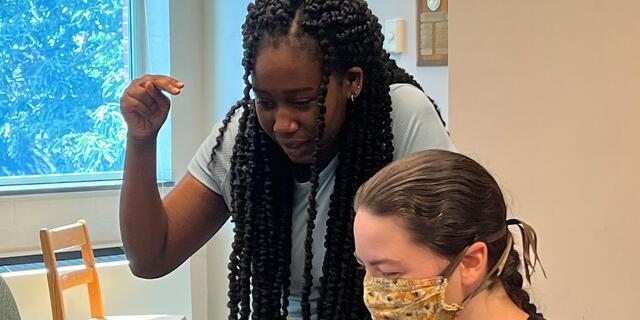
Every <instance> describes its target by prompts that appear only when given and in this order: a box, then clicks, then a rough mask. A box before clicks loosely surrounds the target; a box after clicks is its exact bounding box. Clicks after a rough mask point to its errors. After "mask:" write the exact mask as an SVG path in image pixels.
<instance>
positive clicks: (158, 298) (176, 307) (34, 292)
mask: <svg viewBox="0 0 640 320" xmlns="http://www.w3.org/2000/svg"><path fill="white" fill-rule="evenodd" d="M98 277H99V279H100V287H101V293H102V301H103V303H104V308H105V312H106V313H107V315H136V314H146V315H149V314H170V315H184V316H187V319H194V318H193V317H192V316H191V292H190V289H189V286H188V285H185V283H188V282H189V281H190V276H189V267H188V266H187V265H183V266H181V267H180V268H178V269H177V270H176V271H175V272H173V273H171V275H169V276H167V277H164V278H162V279H161V280H144V279H139V278H135V277H134V276H133V275H132V274H131V272H130V271H129V267H128V266H127V265H118V266H106V267H104V266H100V265H98ZM5 281H6V282H7V284H8V285H9V288H10V289H11V293H12V294H13V296H14V298H15V300H16V304H17V305H18V311H19V312H20V317H21V319H23V320H45V319H51V303H50V300H49V289H48V287H47V276H46V274H45V273H38V274H29V275H20V276H11V277H6V278H5ZM123 283H126V286H124V285H122V284H123ZM64 301H65V309H66V314H67V318H68V319H87V318H88V317H89V316H90V311H89V298H88V295H87V289H86V287H83V286H81V287H76V288H72V289H69V290H67V291H65V294H64Z"/></svg>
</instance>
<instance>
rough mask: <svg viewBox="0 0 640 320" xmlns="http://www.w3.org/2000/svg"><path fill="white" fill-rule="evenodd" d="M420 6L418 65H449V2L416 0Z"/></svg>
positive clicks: (418, 16) (445, 0) (418, 17)
mask: <svg viewBox="0 0 640 320" xmlns="http://www.w3.org/2000/svg"><path fill="white" fill-rule="evenodd" d="M416 3H417V4H418V10H417V12H418V15H417V19H418V21H417V23H416V24H417V26H418V30H417V31H418V39H417V42H418V65H419V66H446V65H447V64H448V63H449V1H448V0H416Z"/></svg>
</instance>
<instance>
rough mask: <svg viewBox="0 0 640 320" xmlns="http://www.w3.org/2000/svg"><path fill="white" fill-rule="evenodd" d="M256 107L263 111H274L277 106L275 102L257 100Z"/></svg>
mask: <svg viewBox="0 0 640 320" xmlns="http://www.w3.org/2000/svg"><path fill="white" fill-rule="evenodd" d="M255 102H256V107H258V108H260V109H263V110H272V109H273V108H275V106H276V104H275V103H274V102H273V101H269V100H265V99H259V98H258V99H256V100H255Z"/></svg>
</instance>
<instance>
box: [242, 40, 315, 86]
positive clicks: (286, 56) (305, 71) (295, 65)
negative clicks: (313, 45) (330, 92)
mask: <svg viewBox="0 0 640 320" xmlns="http://www.w3.org/2000/svg"><path fill="white" fill-rule="evenodd" d="M320 66H321V63H320V61H319V60H318V59H317V58H316V57H315V56H314V55H312V54H310V53H308V52H306V51H305V50H303V49H298V48H295V47H291V46H285V45H281V46H278V47H265V48H263V49H262V50H260V53H259V54H258V56H257V57H256V61H255V68H254V70H253V72H252V74H251V76H252V80H253V85H254V86H255V87H258V88H261V89H264V90H284V89H286V88H290V87H291V86H295V87H312V88H316V87H317V86H318V85H319V83H320V79H321V78H322V74H321V72H322V68H321V67H320Z"/></svg>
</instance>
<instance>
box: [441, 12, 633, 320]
mask: <svg viewBox="0 0 640 320" xmlns="http://www.w3.org/2000/svg"><path fill="white" fill-rule="evenodd" d="M449 3H450V7H449V9H450V30H449V31H450V34H449V36H450V38H449V44H450V56H449V66H450V68H449V71H450V92H451V95H450V120H451V123H450V129H451V133H452V136H453V138H454V141H455V143H456V144H457V146H458V147H459V148H460V149H461V150H462V151H464V152H467V153H470V154H471V155H473V156H475V157H476V158H477V159H479V160H480V161H481V162H482V163H484V164H486V165H487V167H488V168H489V169H490V170H491V171H492V172H494V173H495V174H496V175H497V176H498V178H499V179H500V181H501V182H502V185H503V188H504V189H505V190H506V191H507V193H508V194H509V198H510V202H511V212H512V214H514V215H516V216H519V217H522V218H524V219H525V220H526V221H529V222H530V223H531V224H532V225H533V226H534V227H535V228H536V229H537V230H538V233H539V236H540V241H541V254H542V261H543V263H544V265H545V267H546V269H547V272H548V275H549V278H548V279H543V278H542V277H540V276H539V275H538V276H537V277H536V278H535V280H534V287H535V289H534V292H535V298H536V299H535V300H536V301H538V302H539V304H540V305H541V307H542V310H543V311H544V312H545V313H546V314H547V316H548V318H549V319H637V318H638V316H637V310H636V309H635V306H636V303H637V298H638V293H637V291H638V288H639V287H640V280H639V279H638V277H637V270H638V269H639V268H640V258H639V257H638V254H637V252H638V250H637V246H636V241H635V237H634V236H635V235H636V233H637V227H638V226H639V225H640V215H639V213H640V203H639V202H638V198H639V196H640V179H639V178H640V169H639V167H638V164H639V163H640V142H639V140H638V139H639V137H640V126H638V120H639V119H640V90H639V88H640V60H639V59H638V57H640V41H639V39H640V23H639V22H638V16H637V13H638V12H640V2H638V1H636V0H620V1H614V2H596V1H580V0H564V1H552V0H542V1H504V0H483V1H477V0H476V1H473V0H467V1H450V2H449Z"/></svg>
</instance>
